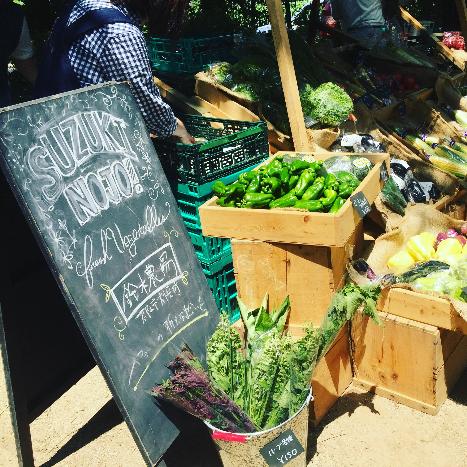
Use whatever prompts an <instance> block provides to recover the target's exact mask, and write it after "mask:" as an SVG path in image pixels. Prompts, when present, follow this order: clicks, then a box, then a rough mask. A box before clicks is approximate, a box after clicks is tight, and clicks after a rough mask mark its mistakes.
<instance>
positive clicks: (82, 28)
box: [34, 3, 134, 99]
mask: <svg viewBox="0 0 467 467" xmlns="http://www.w3.org/2000/svg"><path fill="white" fill-rule="evenodd" d="M73 7H74V3H73V4H72V5H71V6H70V7H68V9H67V10H66V11H65V13H64V14H63V15H62V16H61V17H60V18H59V19H58V20H57V21H56V22H55V24H54V27H53V29H52V33H51V34H50V37H49V39H48V41H47V44H46V46H45V51H44V56H43V57H42V62H41V65H40V67H39V72H38V76H37V81H36V86H35V90H34V97H35V98H36V99H37V98H40V97H46V96H51V95H54V94H59V93H62V92H66V91H71V90H73V89H78V88H80V87H81V85H80V82H79V80H78V77H77V76H76V74H75V72H74V70H73V68H72V66H71V63H70V60H69V58H68V51H69V50H70V47H71V46H72V44H73V43H74V42H75V41H77V40H78V39H79V38H80V37H82V36H84V35H85V34H88V33H90V32H92V31H94V30H96V29H99V28H102V27H104V26H106V25H108V24H113V23H130V24H134V23H133V21H132V20H131V19H130V18H129V17H128V16H126V15H125V14H123V13H122V12H121V11H120V10H117V9H115V8H101V9H98V10H91V11H88V12H87V13H85V14H84V15H83V16H81V17H80V18H79V19H77V20H76V21H74V22H73V23H72V24H71V25H70V26H67V23H68V18H69V17H70V14H71V11H72V9H73Z"/></svg>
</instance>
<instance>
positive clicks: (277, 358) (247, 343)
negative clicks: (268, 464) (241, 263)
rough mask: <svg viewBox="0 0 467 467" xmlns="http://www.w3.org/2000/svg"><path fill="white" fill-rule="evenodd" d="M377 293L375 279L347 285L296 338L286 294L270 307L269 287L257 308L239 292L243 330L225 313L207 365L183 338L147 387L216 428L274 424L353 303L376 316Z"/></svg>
mask: <svg viewBox="0 0 467 467" xmlns="http://www.w3.org/2000/svg"><path fill="white" fill-rule="evenodd" d="M379 293H380V289H379V287H377V286H365V287H359V286H357V285H354V284H348V285H346V286H345V287H344V288H343V289H342V290H341V291H339V292H337V293H336V295H335V296H334V298H333V300H332V303H331V305H330V306H329V309H328V311H327V314H326V317H325V318H324V321H323V324H322V326H321V328H319V329H317V330H316V329H313V328H312V327H309V328H307V329H306V330H305V335H304V337H302V338H301V339H297V340H293V339H292V338H291V337H289V336H286V335H284V328H285V323H286V321H287V317H288V313H289V310H290V302H289V298H288V297H287V298H286V299H285V300H284V302H283V303H282V304H281V306H280V307H279V308H277V309H276V310H272V311H268V308H269V307H268V296H267V295H266V297H265V298H264V300H263V303H262V304H261V306H260V307H259V308H255V309H248V307H246V306H245V304H243V303H242V302H241V301H240V300H239V306H240V313H241V318H242V322H243V326H244V338H243V339H242V338H241V336H240V332H239V331H238V330H237V328H235V327H232V326H231V325H230V323H229V321H228V318H227V316H224V315H223V316H222V317H221V319H220V322H219V325H218V327H217V329H216V330H215V332H214V334H213V335H212V337H211V339H210V340H209V343H208V346H207V365H208V373H206V372H205V371H204V369H203V368H202V366H201V364H200V362H199V361H198V360H197V359H196V357H194V356H193V354H192V353H191V351H190V349H189V348H188V347H186V346H185V347H184V348H183V349H182V352H181V353H180V354H179V355H178V356H177V357H176V358H175V359H174V360H173V361H172V362H171V363H170V364H169V365H168V368H169V369H170V370H171V371H172V373H173V375H172V376H171V377H170V378H169V379H168V380H167V381H165V382H164V383H162V384H160V385H158V386H156V387H155V388H154V389H153V392H152V394H153V395H154V396H155V397H157V398H159V399H164V400H167V401H169V402H171V403H172V404H174V405H175V406H177V407H179V408H181V409H182V410H185V411H186V412H188V413H190V414H192V415H194V416H196V417H199V418H201V419H202V420H208V421H210V423H211V424H212V425H214V426H215V427H217V428H219V429H221V430H225V431H230V432H253V431H257V430H258V429H269V428H273V427H275V426H277V425H279V424H281V423H283V422H285V421H286V420H288V419H289V418H290V417H292V416H293V415H295V414H296V413H297V411H298V410H299V409H300V408H301V407H302V406H303V404H304V403H305V401H306V399H307V397H308V394H309V392H310V385H311V379H312V375H313V370H314V368H315V366H316V364H317V362H318V361H319V360H320V358H322V357H323V356H324V355H325V354H326V352H327V351H328V349H329V347H330V346H331V344H332V343H333V341H334V339H335V338H336V336H337V334H338V333H339V331H340V329H341V328H342V327H343V326H344V324H345V323H346V322H347V321H348V320H350V319H351V318H352V317H353V316H354V314H355V313H356V312H357V310H358V309H361V310H362V311H363V313H365V314H366V315H368V316H370V317H372V318H373V319H374V320H375V321H376V322H379V321H378V316H377V312H376V301H377V298H378V295H379Z"/></svg>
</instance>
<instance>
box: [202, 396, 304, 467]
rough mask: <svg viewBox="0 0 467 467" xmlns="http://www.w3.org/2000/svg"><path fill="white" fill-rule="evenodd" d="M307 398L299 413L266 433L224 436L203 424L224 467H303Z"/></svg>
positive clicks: (222, 433) (226, 434)
mask: <svg viewBox="0 0 467 467" xmlns="http://www.w3.org/2000/svg"><path fill="white" fill-rule="evenodd" d="M312 400H313V396H312V395H311V393H310V395H309V396H308V398H307V400H306V401H305V403H304V404H303V406H302V407H301V408H300V410H299V411H298V412H297V413H296V414H295V415H294V416H293V417H292V418H290V419H289V420H287V421H286V422H284V423H282V424H281V425H279V426H277V427H275V428H271V429H270V430H265V431H259V432H256V433H228V432H225V431H221V430H218V429H217V428H215V427H214V426H212V425H211V424H209V423H207V422H205V423H206V425H207V426H208V428H209V430H210V432H211V435H212V438H213V440H214V442H215V443H216V445H217V446H218V448H219V454H220V457H221V460H222V462H223V464H224V465H225V466H226V467H227V466H228V467H244V466H245V465H251V466H255V467H268V466H273V465H274V466H275V465H285V464H287V465H288V466H290V467H306V465H307V459H306V454H307V444H308V419H309V407H310V402H311V401H312Z"/></svg>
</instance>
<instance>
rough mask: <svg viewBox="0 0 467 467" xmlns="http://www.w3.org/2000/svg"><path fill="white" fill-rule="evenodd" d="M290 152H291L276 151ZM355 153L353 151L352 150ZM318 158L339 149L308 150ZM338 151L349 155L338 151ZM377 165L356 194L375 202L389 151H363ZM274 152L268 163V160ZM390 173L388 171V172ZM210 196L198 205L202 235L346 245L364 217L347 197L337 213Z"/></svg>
mask: <svg viewBox="0 0 467 467" xmlns="http://www.w3.org/2000/svg"><path fill="white" fill-rule="evenodd" d="M277 154H278V155H280V154H290V153H281V152H279V153H277ZM352 154H353V153H352ZM308 155H312V156H313V157H314V158H315V159H316V160H326V159H328V158H330V157H334V156H336V155H337V154H336V153H331V152H327V153H308ZM339 155H348V154H347V153H339ZM362 156H364V157H366V158H368V159H369V160H371V161H372V162H373V163H374V167H373V168H372V169H371V171H370V172H369V174H368V175H367V176H366V177H365V179H364V180H363V181H362V182H361V183H360V185H359V187H358V188H357V189H356V190H355V191H354V193H353V195H355V194H356V193H358V192H362V193H363V194H364V195H365V197H366V199H367V200H368V202H369V204H372V203H373V202H374V200H375V199H376V197H377V196H378V194H379V193H380V191H381V188H382V185H383V182H382V180H381V167H382V165H383V164H386V168H387V170H389V155H388V154H362ZM272 159H273V156H272V157H271V158H270V159H268V160H267V161H266V162H264V163H265V164H267V163H269V162H270V161H271V160H272ZM388 173H389V172H388ZM216 201H217V197H213V198H211V199H210V200H209V201H207V202H206V203H205V204H203V205H202V206H201V207H200V208H199V214H200V218H201V225H202V229H203V235H205V236H211V237H225V238H236V239H240V240H261V241H264V242H277V243H297V244H300V245H323V246H344V245H345V244H346V243H347V241H348V240H349V238H350V236H351V235H352V233H353V232H354V231H355V229H356V227H357V226H358V224H359V223H360V222H361V218H360V216H359V214H358V213H357V211H356V210H355V209H354V207H353V206H352V203H351V201H350V199H348V200H347V201H346V202H345V204H344V205H343V206H342V208H341V209H340V210H339V212H338V213H336V214H328V213H320V212H304V211H299V210H293V209H272V210H270V209H239V208H226V207H221V206H218V205H217V204H216Z"/></svg>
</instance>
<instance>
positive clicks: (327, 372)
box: [311, 326, 352, 425]
mask: <svg viewBox="0 0 467 467" xmlns="http://www.w3.org/2000/svg"><path fill="white" fill-rule="evenodd" d="M348 338H349V334H348V328H347V326H345V328H344V329H343V330H342V331H341V333H340V334H339V336H338V337H337V339H336V343H335V344H334V345H333V346H332V347H331V348H330V349H329V351H328V353H327V354H326V355H325V357H324V358H323V359H322V360H321V361H320V362H319V363H318V365H316V368H315V371H314V373H313V378H312V380H311V387H312V389H313V397H314V401H313V405H312V408H311V409H312V419H313V421H314V423H315V425H317V424H318V423H319V422H320V421H321V420H322V419H323V417H324V416H325V415H326V413H327V412H328V411H329V409H330V408H331V407H332V406H333V405H334V404H335V403H336V402H337V400H338V399H339V397H340V396H342V394H343V393H344V392H345V390H346V389H347V388H348V387H349V386H350V384H351V383H352V365H351V363H350V354H349V340H348Z"/></svg>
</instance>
